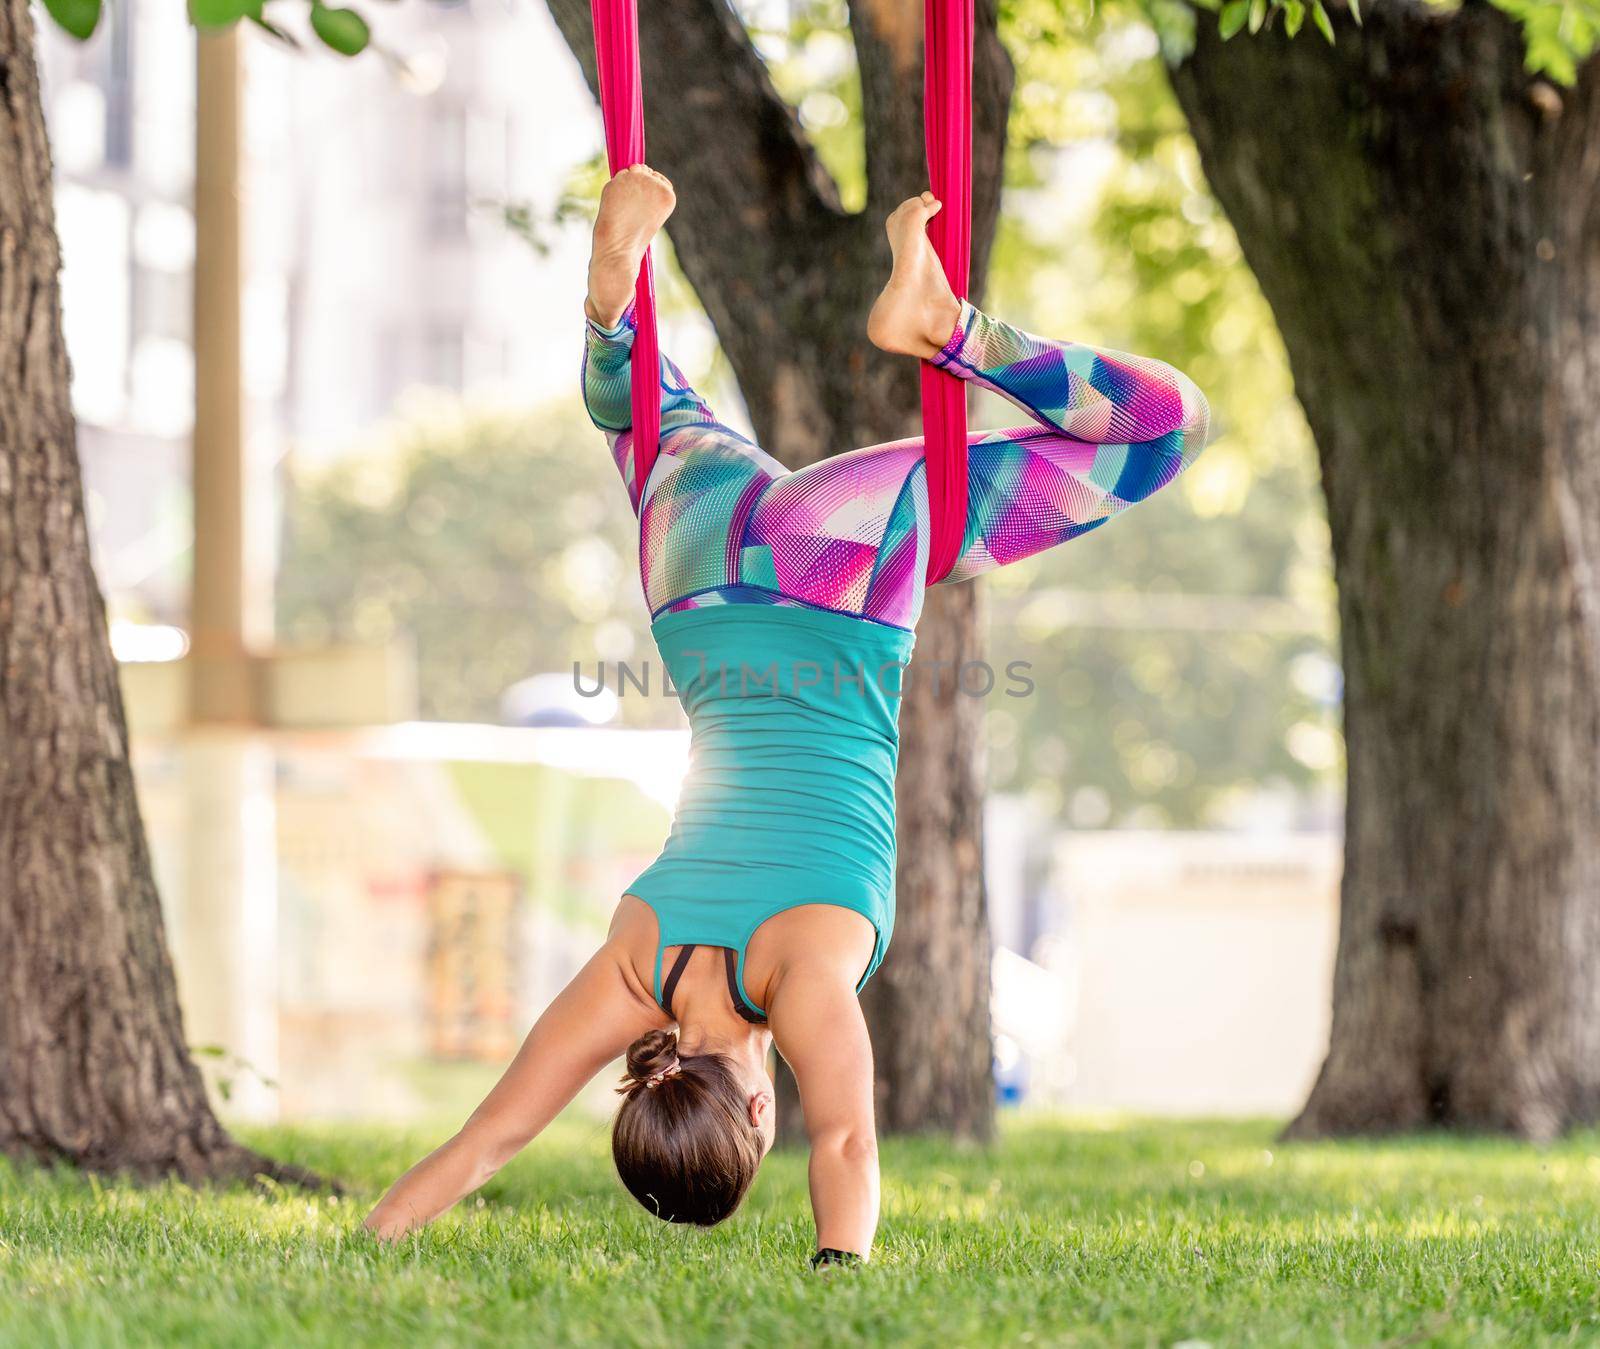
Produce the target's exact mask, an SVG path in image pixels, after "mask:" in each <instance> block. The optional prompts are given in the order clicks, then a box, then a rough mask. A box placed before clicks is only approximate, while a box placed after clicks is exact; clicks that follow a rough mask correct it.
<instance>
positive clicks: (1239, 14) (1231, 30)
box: [1217, 0, 1250, 42]
mask: <svg viewBox="0 0 1600 1349" xmlns="http://www.w3.org/2000/svg"><path fill="white" fill-rule="evenodd" d="M1249 17H1250V0H1228V3H1227V4H1225V5H1224V6H1223V7H1222V17H1221V18H1220V19H1218V20H1217V32H1218V33H1220V34H1221V35H1222V40H1223V41H1224V42H1226V41H1227V40H1228V39H1229V38H1230V37H1232V36H1233V35H1234V34H1235V33H1237V32H1238V31H1239V30H1240V29H1241V28H1243V27H1244V21H1245V20H1246V19H1247V18H1249Z"/></svg>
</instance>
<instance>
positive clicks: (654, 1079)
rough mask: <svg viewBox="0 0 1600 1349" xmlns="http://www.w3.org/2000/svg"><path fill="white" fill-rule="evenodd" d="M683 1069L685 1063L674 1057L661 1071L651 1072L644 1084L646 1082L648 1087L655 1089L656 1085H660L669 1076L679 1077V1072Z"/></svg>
mask: <svg viewBox="0 0 1600 1349" xmlns="http://www.w3.org/2000/svg"><path fill="white" fill-rule="evenodd" d="M682 1071H683V1064H682V1063H680V1062H679V1061H678V1060H677V1059H673V1061H672V1062H671V1063H669V1064H668V1065H667V1066H666V1067H665V1068H663V1069H662V1070H661V1071H660V1072H658V1073H651V1074H650V1076H649V1077H647V1078H645V1080H644V1084H645V1086H646V1087H648V1088H651V1089H654V1088H656V1087H659V1086H660V1085H661V1084H662V1083H663V1082H665V1081H666V1080H667V1079H668V1078H669V1077H677V1076H678V1074H679V1073H681V1072H682Z"/></svg>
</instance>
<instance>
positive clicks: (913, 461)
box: [583, 302, 1209, 628]
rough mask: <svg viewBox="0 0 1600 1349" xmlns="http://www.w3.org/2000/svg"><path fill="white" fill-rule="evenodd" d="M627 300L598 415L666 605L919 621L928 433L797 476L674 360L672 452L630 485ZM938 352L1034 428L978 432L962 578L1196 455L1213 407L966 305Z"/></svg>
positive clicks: (653, 607) (1115, 355) (606, 360)
mask: <svg viewBox="0 0 1600 1349" xmlns="http://www.w3.org/2000/svg"><path fill="white" fill-rule="evenodd" d="M632 344H633V319H632V314H631V312H630V313H629V314H626V315H624V316H623V318H622V321H621V322H620V323H619V324H618V325H617V326H616V327H615V328H611V329H604V328H600V327H599V326H598V325H596V324H594V323H592V322H591V323H590V324H589V325H588V341H587V350H586V353H585V358H584V375H583V391H584V401H585V403H586V405H587V406H588V409H589V415H590V417H591V418H593V420H594V422H595V424H596V425H597V426H599V427H600V428H601V429H602V430H604V431H605V432H606V433H607V435H608V437H609V438H610V440H611V447H612V454H613V457H614V458H615V459H616V462H617V466H618V468H619V469H620V470H621V472H622V475H623V479H624V481H625V482H626V483H627V485H628V490H629V495H630V496H631V498H632V500H633V503H634V507H635V509H636V510H637V511H638V513H639V521H640V528H639V571H640V575H641V577H642V579H643V582H644V591H645V598H646V601H647V602H648V604H649V606H650V615H651V617H652V618H655V617H657V616H658V615H660V614H662V613H664V612H672V611H677V610H680V609H692V608H700V607H704V606H706V605H710V604H733V603H752V604H799V605H805V606H808V607H811V608H818V609H828V610H832V611H834V612H836V613H844V614H851V615H855V616H858V617H862V618H866V619H871V620H874V621H876V622H880V623H889V624H893V625H895V626H898V627H904V628H911V627H914V626H915V624H916V621H917V616H918V614H919V613H920V612H921V610H922V600H923V573H924V571H925V569H926V566H927V550H928V497H927V485H926V480H925V472H926V470H925V468H924V464H923V445H922V441H921V440H920V439H914V440H900V441H894V442H892V443H890V444H887V445H875V446H872V447H871V448H869V449H863V450H853V451H851V452H849V453H846V454H838V455H834V456H832V457H830V458H827V459H824V460H822V461H820V462H819V463H816V464H813V465H811V466H810V467H809V468H805V469H801V470H799V471H798V472H790V471H789V470H788V469H785V468H784V467H783V466H782V465H781V464H780V463H778V462H777V460H775V459H773V458H772V457H771V456H770V455H768V454H766V453H765V452H764V451H762V450H761V449H759V448H758V447H757V446H755V445H753V444H752V443H751V442H750V441H749V440H747V439H746V438H745V437H743V436H741V435H739V434H738V433H737V432H734V431H731V430H729V429H728V428H727V427H725V426H723V425H722V424H721V423H719V422H718V421H717V419H716V417H715V416H714V415H713V414H712V412H711V409H710V408H709V407H707V406H706V404H705V403H704V402H703V401H702V400H701V399H700V398H699V397H698V396H697V395H696V394H695V393H694V391H693V390H692V389H690V388H689V386H688V384H687V383H686V382H685V380H684V378H683V375H682V374H681V373H680V372H679V370H678V369H677V367H676V366H674V365H673V364H672V363H671V362H670V361H667V360H665V359H663V361H662V380H661V389H662V411H661V453H660V455H659V457H658V458H657V460H656V464H655V467H654V468H653V469H652V471H651V473H650V481H649V482H648V483H645V484H643V490H642V491H641V490H640V489H641V485H640V484H638V483H635V482H633V481H632V472H633V455H632V437H631V435H630V433H629V430H628V422H629V416H630V413H629V365H628V353H629V351H630V349H631V347H632ZM934 363H935V364H936V365H939V366H941V367H943V368H944V369H946V370H948V371H950V372H951V373H952V374H954V375H958V376H960V377H961V378H962V379H966V380H969V381H971V382H972V383H974V384H977V385H980V386H982V387H983V388H986V389H992V390H994V391H995V392H996V393H998V394H1001V395H1002V396H1004V397H1005V398H1007V399H1009V400H1010V401H1011V402H1013V403H1015V404H1016V405H1017V406H1018V407H1020V408H1021V409H1022V410H1023V411H1024V412H1026V413H1027V414H1028V415H1029V416H1030V417H1032V418H1033V420H1034V425H1031V426H1025V427H1020V428H1016V429H1013V430H1006V431H983V432H975V433H973V434H972V436H971V439H970V447H969V450H968V456H967V465H968V508H967V527H966V535H965V539H964V542H963V545H962V551H961V557H960V559H959V560H958V561H957V563H956V565H955V568H954V570H953V571H951V573H950V575H949V576H948V577H947V578H946V579H947V580H950V581H961V580H965V579H967V578H968V577H972V576H977V575H980V574H981V573H983V572H985V571H989V570H991V569H992V568H995V567H1000V566H1004V565H1005V564H1006V563H1007V562H1015V561H1017V560H1018V559H1020V558H1024V557H1031V556H1033V555H1034V554H1035V553H1039V552H1042V551H1043V550H1044V549H1046V548H1052V547H1054V546H1055V545H1056V544H1058V543H1064V542H1065V541H1066V540H1068V539H1074V538H1077V537H1078V536H1079V535H1080V534H1085V533H1087V532H1088V531H1089V530H1091V529H1096V528H1098V527H1099V526H1100V525H1103V524H1104V523H1105V522H1106V521H1107V520H1109V519H1111V517H1112V516H1114V515H1116V514H1117V513H1118V512H1119V511H1121V510H1123V509H1125V508H1126V507H1128V506H1131V505H1133V504H1134V503H1135V502H1138V501H1143V500H1144V499H1145V498H1146V497H1147V496H1149V495H1150V494H1151V493H1152V492H1155V491H1156V490H1158V489H1159V488H1161V487H1164V486H1165V485H1166V484H1167V483H1169V482H1171V481H1172V480H1173V479H1174V478H1175V477H1177V476H1178V474H1179V473H1181V472H1182V471H1183V470H1184V469H1185V468H1187V467H1188V466H1189V465H1190V464H1191V463H1192V462H1193V461H1194V459H1195V457H1196V456H1197V455H1198V454H1199V453H1200V451H1201V449H1202V448H1203V447H1204V446H1205V443H1206V433H1207V428H1208V422H1209V410H1208V408H1207V406H1206V400H1205V397H1204V396H1203V395H1202V394H1201V392H1200V390H1199V389H1198V388H1196V387H1195V385H1194V383H1193V382H1192V381H1191V380H1190V379H1189V378H1188V377H1187V376H1185V375H1183V374H1181V373H1180V372H1179V371H1177V370H1174V369H1173V368H1172V367H1171V366H1168V365H1164V364H1163V363H1162V362H1160V361H1155V360H1150V359H1148V358H1147V357H1143V356H1128V355H1124V354H1122V353H1120V352H1115V351H1099V350H1096V349H1095V348H1093V347H1086V346H1080V345H1077V344H1076V343H1071V342H1053V341H1049V340H1048V339H1046V338H1042V337H1034V336H1031V335H1030V334H1028V333H1024V332H1019V331H1018V330H1017V329H1015V328H1011V327H1008V326H1007V325H1006V324H1004V323H1001V322H999V321H998V320H995V319H992V318H989V317H988V316H987V315H985V314H983V313H980V312H979V311H978V310H977V309H975V308H974V307H973V306H972V305H970V304H967V303H965V302H963V304H962V306H961V317H960V320H959V321H958V322H957V324H956V329H955V333H954V335H953V336H952V337H951V338H950V341H949V342H948V343H947V344H946V346H945V348H944V350H942V351H941V352H940V353H939V354H938V355H937V356H936V357H935V358H934Z"/></svg>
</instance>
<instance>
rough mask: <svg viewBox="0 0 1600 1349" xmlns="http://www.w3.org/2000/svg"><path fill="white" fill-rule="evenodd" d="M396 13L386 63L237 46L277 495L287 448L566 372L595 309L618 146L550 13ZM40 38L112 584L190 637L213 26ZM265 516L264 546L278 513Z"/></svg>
mask: <svg viewBox="0 0 1600 1349" xmlns="http://www.w3.org/2000/svg"><path fill="white" fill-rule="evenodd" d="M381 17H382V31H381V38H382V41H383V44H384V46H385V49H386V50H388V51H390V52H392V53H393V54H394V59H392V60H387V61H386V60H383V59H379V58H378V57H376V56H371V57H368V58H365V59H360V60H353V61H352V60H346V59H344V58H341V57H338V56H335V55H333V54H331V53H329V52H327V51H325V50H322V49H321V48H320V47H319V46H318V45H317V44H314V43H311V44H307V47H306V49H305V50H304V51H303V52H295V51H291V50H288V49H286V48H284V47H282V46H280V45H279V44H277V43H275V42H273V41H272V40H270V39H268V38H267V37H266V36H265V35H263V34H261V33H259V32H257V31H255V30H253V29H250V28H249V26H248V25H245V30H246V31H245V32H244V33H243V38H244V41H243V42H242V44H241V45H242V49H243V53H244V88H245V95H244V135H243V143H242V146H241V152H242V160H243V162H242V165H241V173H242V179H243V182H244V184H245V187H244V193H243V196H244V201H243V209H244V240H245V245H244V246H245V252H244V294H243V297H242V298H243V315H244V321H243V330H244V331H243V337H244V369H245V390H244V392H245V395H246V433H247V451H248V454H249V455H250V457H251V459H252V461H253V462H254V464H255V466H256V468H257V470H258V473H259V476H260V478H261V480H262V481H263V482H265V483H272V482H274V481H275V480H276V475H275V474H274V472H273V466H274V465H276V464H277V463H278V462H279V461H280V460H281V459H282V457H283V456H284V455H285V454H286V453H288V452H289V450H290V448H291V447H293V449H294V451H295V452H296V453H299V454H304V455H319V454H322V455H327V454H335V453H337V452H338V451H339V450H340V449H341V448H343V447H345V446H348V445H349V444H350V443H351V442H352V441H353V440H354V439H355V438H356V437H357V436H359V435H360V434H361V433H363V432H365V431H366V430H367V429H368V428H370V427H371V426H372V425H373V424H374V423H376V422H379V421H381V420H382V419H384V418H385V417H387V416H389V415H390V414H391V413H392V411H393V409H394V407H395V405H396V403H397V401H399V400H400V399H401V398H402V397H403V395H405V394H406V393H407V391H408V390H411V389H414V388H432V389H440V390H446V391H451V392H457V393H460V392H465V391H473V392H475V393H479V394H482V395H484V396H485V397H500V398H507V397H514V398H515V399H517V400H518V401H519V402H520V403H524V404H526V403H529V402H534V403H536V402H539V401H541V400H543V399H545V398H548V397H549V396H551V395H552V394H553V393H555V392H556V391H557V390H558V389H559V390H561V391H566V390H567V389H568V387H569V386H570V384H571V382H572V379H573V374H572V371H573V367H574V362H575V359H576V358H575V357H574V354H573V352H574V343H575V340H576V339H575V336H574V334H575V332H576V327H577V324H576V320H572V321H568V322H559V321H550V319H549V318H548V316H549V315H551V314H561V315H566V316H571V315H575V314H577V313H578V312H579V305H580V304H581V301H582V278H583V266H582V262H583V258H584V256H585V251H584V250H585V239H584V231H583V230H582V229H581V228H577V229H563V228H560V227H559V225H557V224H556V223H555V221H556V217H557V215H558V214H559V204H560V200H561V195H562V191H563V188H564V185H565V183H566V182H567V180H568V177H569V175H570V174H571V172H572V171H573V169H574V167H575V166H577V165H581V164H582V163H584V162H585V161H586V160H588V159H589V158H590V157H591V156H592V155H593V154H595V153H596V151H597V149H598V147H599V136H598V128H597V127H596V126H595V125H594V114H593V111H592V107H591V105H590V100H589V96H588V93H587V91H586V90H585V89H584V87H583V85H582V82H581V79H580V77H579V75H578V73H577V70H576V67H575V66H574V65H573V63H572V61H571V58H570V56H569V55H568V54H567V52H566V50H565V48H564V47H562V46H561V43H560V40H559V38H558V37H557V36H556V34H555V31H554V28H553V26H552V25H551V22H550V20H549V17H548V15H547V14H546V12H545V10H544V9H543V7H542V6H537V5H504V4H498V3H485V2H483V0H480V2H479V3H475V4H469V3H467V0H456V2H455V3H446V4H434V5H429V6H426V7H425V9H424V8H422V7H418V8H397V9H394V10H387V11H385V12H384V14H383V15H382V16H381ZM40 39H41V40H40V52H41V62H42V65H43V71H44V79H45V101H46V112H47V117H48V121H49V126H50V132H51V136H52V141H53V145H54V150H55V157H56V170H57V181H58V189H57V216H58V224H59V229H60V233H61V240H62V250H63V254H64V259H65V268H64V277H63V307H64V310H65V319H66V330H67V340H68V345H69V348H70V350H71V353H72V363H73V401H74V406H75V408H76V410H77V413H78V416H79V419H80V428H81V429H80V442H79V443H80V450H81V454H82V457H83V463H84V470H85V479H86V487H87V491H88V494H89V498H90V502H91V519H92V521H93V525H94V544H95V550H96V562H97V566H98V568H99V575H100V580H101V584H102V587H103V588H104V589H105V590H106V592H107V594H108V597H109V598H110V600H111V603H112V608H113V612H114V613H115V614H116V615H118V616H119V617H121V618H123V619H124V620H125V623H126V622H131V621H138V620H143V621H148V622H156V623H163V624H174V625H182V624H183V622H184V619H185V613H186V602H187V589H188V565H189V563H188V552H189V544H190V539H191V527H190V520H189V498H188V453H189V445H188V437H189V433H190V429H191V426H192V424H193V401H194V359H193V354H192V345H191V343H192V334H191V331H190V328H191V299H190V274H191V268H192V266H193V262H194V252H195V239H194V215H193V211H192V209H191V193H192V187H193V177H194V115H195V61H194V45H195V39H194V33H193V30H192V29H191V28H190V27H189V26H188V23H187V19H186V16H185V13H184V10H183V7H182V6H181V5H178V6H174V5H172V4H169V3H166V0H127V3H126V4H122V5H117V6H112V7H109V8H108V9H107V10H106V12H105V21H104V24H103V26H102V28H101V30H100V31H99V32H98V33H97V34H96V35H95V37H94V38H93V39H92V40H91V41H90V42H88V43H86V44H79V43H77V42H75V41H73V40H72V39H71V38H69V37H67V36H66V35H64V34H63V33H62V32H61V31H60V30H59V29H58V28H56V27H55V25H53V24H44V25H41V31H40ZM552 128H560V134H552ZM508 211H510V212H512V213H513V214H514V215H515V216H516V218H517V219H519V220H523V221H525V222H531V224H529V225H528V227H527V230H526V231H525V232H524V233H521V234H519V233H518V232H516V231H514V230H513V229H511V228H509V227H508V225H507V223H506V215H507V212H508ZM530 233H531V235H532V237H531V239H530V237H528V235H529V234H530ZM111 503H114V505H115V508H114V509H111ZM262 520H263V527H264V529H265V530H266V533H267V537H266V538H265V539H264V540H261V541H260V543H261V546H263V547H264V548H265V550H266V551H267V553H268V555H269V556H270V551H271V547H272V540H271V532H272V529H273V527H274V525H275V521H276V513H275V512H272V511H267V512H264V513H263V516H262ZM119 638H120V639H121V641H120V643H119V644H120V645H122V646H123V647H124V648H125V649H129V650H132V651H134V652H135V653H136V654H137V652H138V641H139V638H138V635H137V634H136V633H135V632H134V631H133V630H132V629H131V628H130V627H127V626H124V627H123V628H122V629H121V630H120V632H119Z"/></svg>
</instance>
